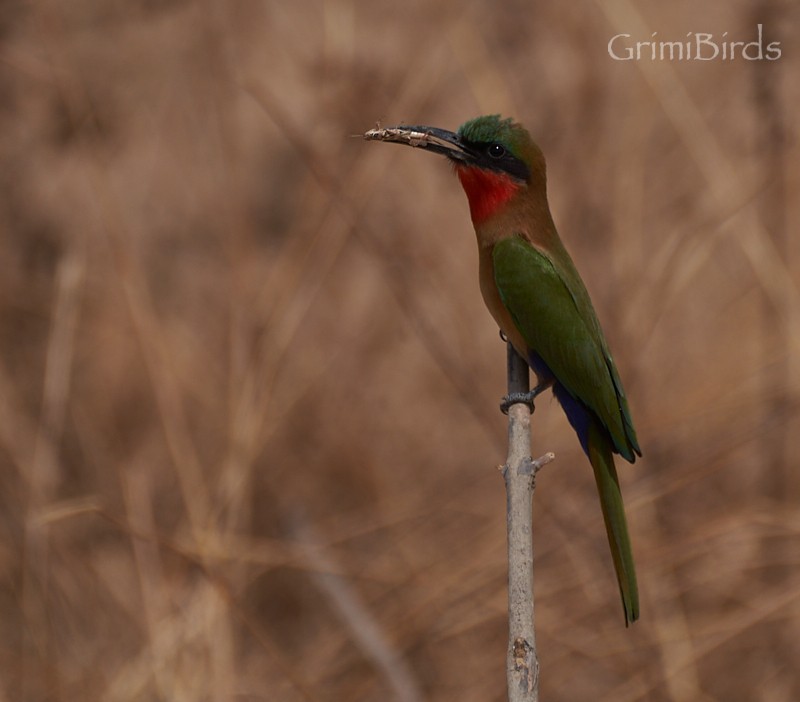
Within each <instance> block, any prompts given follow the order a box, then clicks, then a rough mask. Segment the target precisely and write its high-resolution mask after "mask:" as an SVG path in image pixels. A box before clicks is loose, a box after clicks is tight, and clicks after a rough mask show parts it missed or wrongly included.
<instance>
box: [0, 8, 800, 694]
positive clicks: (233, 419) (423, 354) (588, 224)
mask: <svg viewBox="0 0 800 702" xmlns="http://www.w3.org/2000/svg"><path fill="white" fill-rule="evenodd" d="M699 7H700V6H699V5H697V4H696V3H689V2H679V3H674V4H670V5H669V6H665V5H659V4H657V3H655V2H646V3H637V4H635V5H634V4H633V3H631V2H629V1H628V0H612V1H610V2H599V1H598V2H591V1H590V0H582V1H581V2H579V3H573V4H571V5H566V4H562V5H558V6H557V5H555V4H554V3H550V4H544V3H531V2H521V1H518V0H511V1H510V2H505V3H488V2H472V3H466V4H462V3H456V2H443V3H425V2H421V1H418V2H404V3H356V2H353V1H352V0H318V1H311V0H309V1H305V2H297V3H288V2H285V3H278V2H269V1H268V2H249V3H213V2H200V1H197V2H192V1H191V0H172V1H167V0H163V1H162V2H156V1H154V0H136V1H134V0H126V1H125V2H122V1H119V0H118V1H115V2H112V1H110V0H109V1H107V2H103V3H99V2H91V1H90V0H71V1H70V2H69V3H65V2H58V1H56V0H39V1H38V2H32V3H23V2H19V1H18V0H8V1H7V2H5V3H3V4H2V5H1V6H0V96H2V99H0V124H1V127H2V128H1V129H0V155H1V156H0V157H1V158H2V161H1V162H2V170H1V171H0V179H2V190H1V191H0V232H2V236H1V237H0V268H1V269H2V270H1V271H0V573H2V588H0V615H1V617H0V621H1V622H2V626H0V700H2V701H5V700H9V701H17V700H26V701H30V702H38V701H45V700H48V701H49V700H54V701H55V700H70V701H72V700H109V701H119V702H122V701H125V700H170V701H172V700H175V701H180V700H353V701H355V700H402V701H404V702H406V701H411V700H421V699H428V700H453V699H458V700H464V701H466V700H487V699H488V700H501V699H503V698H504V695H505V691H504V685H505V681H504V673H503V663H504V649H505V636H506V622H505V606H506V599H505V598H506V594H505V551H504V549H505V541H504V539H505V532H504V493H503V485H502V480H501V479H500V476H499V475H498V474H497V471H496V469H495V467H496V465H497V464H498V463H500V462H501V461H502V460H503V458H504V455H505V453H504V444H505V423H504V419H503V417H502V416H501V415H500V414H499V413H498V412H497V410H496V406H497V401H498V398H499V396H500V395H501V394H502V392H503V388H504V363H505V352H504V348H503V346H502V345H501V343H500V341H499V340H498V338H497V333H496V330H495V329H494V326H493V323H492V322H491V319H490V317H489V316H488V313H487V312H486V311H485V309H484V308H483V305H482V302H481V300H480V297H479V293H478V289H477V281H476V270H475V269H476V253H475V246H474V242H473V234H472V231H471V225H470V222H469V218H468V212H467V207H466V203H465V200H464V196H463V194H462V193H461V191H460V188H459V187H458V184H457V182H455V180H454V179H453V178H452V176H451V174H450V173H449V170H448V167H447V166H446V164H445V163H444V162H443V161H442V160H441V159H437V158H434V157H432V156H429V155H425V154H422V153H414V152H412V151H411V150H409V149H400V148H399V147H393V146H386V145H380V144H366V143H363V142H361V141H358V140H355V139H351V138H349V135H351V134H358V133H361V132H363V131H364V130H365V129H367V128H370V127H371V126H373V123H374V121H375V120H376V119H381V120H383V122H384V123H385V124H390V123H396V122H400V121H406V122H416V123H420V122H421V123H428V124H434V125H438V126H442V127H449V128H455V127H456V126H457V125H458V124H460V123H461V122H462V121H463V120H464V119H466V118H468V117H471V116H475V115H477V114H482V113H489V112H502V113H504V114H510V115H514V116H516V117H517V118H519V119H520V120H521V121H523V122H524V123H525V124H526V125H528V126H529V128H530V129H531V131H532V132H533V133H534V134H535V135H536V137H537V139H538V140H539V141H540V143H541V145H542V147H543V149H544V151H545V153H546V155H547V156H548V159H549V174H550V193H551V206H552V208H553V210H554V215H555V218H556V221H557V223H558V225H559V228H560V230H561V233H562V236H563V238H564V239H565V240H566V242H567V244H568V246H569V247H570V248H571V250H572V252H573V255H574V258H575V259H576V261H577V263H578V266H579V268H580V269H581V271H582V273H583V275H584V278H585V280H586V282H587V285H588V287H589V289H590V291H591V292H592V295H593V297H594V300H595V304H596V307H597V308H598V311H599V315H600V317H601V320H602V321H603V324H604V326H605V328H606V331H607V335H608V336H609V339H610V343H611V346H612V348H613V349H614V352H615V356H616V359H617V363H618V365H619V367H620V369H621V372H622V375H623V377H624V379H625V382H626V387H627V389H628V393H629V395H630V397H631V403H632V407H633V410H634V415H635V418H636V421H637V424H638V429H639V435H640V438H641V442H642V446H643V449H644V454H645V457H644V459H643V460H642V461H641V462H638V463H637V464H636V465H635V466H633V467H631V466H628V465H627V464H623V465H621V466H620V469H621V475H622V480H623V482H624V488H625V494H626V499H627V504H628V505H629V511H628V514H629V519H630V522H631V527H632V530H633V533H634V539H635V541H634V546H635V552H636V557H637V562H638V568H639V575H640V583H641V589H642V600H643V601H642V619H641V621H640V622H639V623H638V624H637V625H636V626H634V627H633V628H631V629H629V630H625V628H624V627H623V626H622V612H621V609H620V604H619V601H618V596H617V591H616V586H615V584H614V578H613V574H612V567H611V559H610V557H609V555H608V552H607V546H606V544H605V536H604V534H603V529H602V525H601V518H600V513H599V509H598V507H597V499H596V496H595V494H594V486H593V481H592V478H591V471H590V469H589V467H588V465H587V463H586V461H585V459H584V458H583V456H582V455H581V454H580V451H579V448H578V445H577V441H575V438H574V435H572V433H571V431H570V429H569V428H568V426H567V423H566V421H565V420H564V418H563V416H562V414H561V411H560V409H559V408H558V407H557V406H555V405H554V404H553V403H552V402H550V401H549V400H548V399H546V400H544V401H540V402H539V406H538V409H537V413H536V417H535V420H534V445H535V447H536V448H535V450H537V451H538V452H539V453H543V452H544V451H546V450H553V451H555V452H556V454H557V460H556V462H555V463H554V464H552V465H551V466H548V468H547V470H546V471H544V472H543V473H542V474H541V476H540V479H539V481H538V490H537V493H536V505H535V512H536V525H535V527H536V537H535V538H536V543H535V547H536V559H537V561H536V562H537V570H536V587H537V605H538V607H537V614H538V619H537V627H538V629H537V630H538V641H539V647H540V658H541V665H542V699H544V700H552V701H555V700H595V701H604V700H608V701H610V700H614V701H615V702H623V701H625V700H629V701H633V700H670V701H676V702H677V701H679V700H680V701H684V700H690V701H695V700H698V701H701V702H702V701H704V700H769V701H770V702H780V701H787V702H790V701H792V700H797V699H800V676H799V675H798V672H797V669H798V668H797V663H798V661H800V549H798V547H797V544H798V540H799V539H800V513H799V512H798V500H800V472H798V465H797V463H798V460H797V449H798V439H797V437H798V432H800V368H798V362H797V357H798V345H799V344H800V295H799V294H798V289H799V288H800V244H798V237H797V234H796V232H797V230H798V224H800V199H798V192H800V190H799V188H800V142H799V141H798V132H797V127H798V109H797V108H798V105H800V80H798V78H799V77H800V59H798V53H797V46H798V43H797V37H798V35H800V13H799V12H798V7H797V4H796V3H792V2H788V1H787V2H773V3H772V4H769V5H766V4H763V3H758V4H757V3H751V2H746V1H744V0H742V1H741V2H737V3H723V2H713V3H705V4H703V5H702V8H703V9H702V10H701V9H698V8H699ZM667 8H668V9H667ZM758 21H762V22H764V23H765V27H766V31H767V33H768V35H769V38H770V39H773V38H777V39H779V40H781V42H782V47H783V57H782V58H781V59H780V60H779V61H776V62H761V63H758V62H754V63H750V62H747V61H743V60H737V61H733V62H722V61H713V62H708V63H700V62H683V63H677V62H675V63H661V62H656V63H653V62H649V61H647V62H638V63H637V62H627V63H621V62H614V61H612V60H610V58H609V57H608V55H607V53H606V44H607V42H608V40H609V38H610V37H611V36H612V35H613V34H616V33H619V32H629V33H631V34H633V35H634V37H635V38H638V39H642V40H644V39H647V38H648V37H649V35H650V33H651V32H653V31H658V32H659V36H660V37H661V38H664V39H675V38H678V39H679V38H681V37H683V36H685V34H686V32H688V31H694V32H703V31H708V32H713V33H714V34H715V35H717V37H719V36H720V35H721V34H722V32H724V31H728V32H729V38H730V39H741V38H743V39H748V38H750V37H751V36H753V35H754V33H755V25H756V23H757V22H758Z"/></svg>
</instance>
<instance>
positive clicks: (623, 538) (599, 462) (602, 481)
mask: <svg viewBox="0 0 800 702" xmlns="http://www.w3.org/2000/svg"><path fill="white" fill-rule="evenodd" d="M585 448H586V453H587V454H588V456H589V462H590V463H591V464H592V468H593V469H594V477H595V480H596V481H597V492H598V493H599V494H600V507H601V508H602V510H603V521H605V523H606V533H607V534H608V545H609V546H610V547H611V557H612V558H613V559H614V569H615V570H616V571H617V582H618V583H619V592H620V595H622V607H623V609H624V610H625V626H628V624H630V623H632V622H635V621H636V620H637V619H638V618H639V589H638V587H637V585H636V570H635V569H634V566H633V554H632V553H631V541H630V537H629V536H628V525H627V523H626V521H625V508H624V506H623V504H622V493H621V492H620V489H619V480H618V479H617V470H616V468H615V467H614V456H613V454H612V451H611V438H610V437H609V436H608V434H607V432H606V430H605V428H604V427H603V426H601V425H600V424H599V423H598V422H597V420H596V419H594V418H593V417H590V419H589V426H588V435H587V441H586V446H585Z"/></svg>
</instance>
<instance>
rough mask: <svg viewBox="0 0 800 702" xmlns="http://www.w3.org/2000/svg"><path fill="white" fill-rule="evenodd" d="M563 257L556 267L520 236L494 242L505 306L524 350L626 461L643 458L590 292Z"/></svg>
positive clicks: (495, 271)
mask: <svg viewBox="0 0 800 702" xmlns="http://www.w3.org/2000/svg"><path fill="white" fill-rule="evenodd" d="M564 254H565V261H566V263H565V264H563V265H561V266H559V267H556V265H555V264H554V263H553V261H552V260H551V259H550V258H548V256H547V255H545V254H544V253H542V252H541V251H539V250H537V249H536V248H534V247H533V246H532V245H531V244H530V243H528V242H527V241H525V240H524V239H522V238H520V237H510V238H508V239H504V240H503V241H500V242H498V243H496V244H495V246H494V249H493V251H492V259H493V263H494V278H495V283H496V284H497V288H498V291H499V293H500V299H501V300H502V301H503V305H504V306H505V307H506V309H507V310H508V311H509V313H510V314H511V317H512V319H513V320H514V323H515V324H516V326H517V328H518V329H519V331H520V333H521V334H522V337H523V338H524V339H525V341H526V342H527V343H528V346H529V347H530V348H531V349H532V350H533V351H535V352H536V353H537V354H538V355H539V356H540V357H541V358H542V360H543V361H544V362H545V363H546V364H547V365H548V367H549V368H550V370H551V371H553V374H554V375H555V376H556V378H557V380H558V381H559V382H560V383H561V384H562V385H563V386H564V387H565V388H566V389H567V391H568V392H569V393H570V394H571V395H572V396H573V397H576V398H577V399H579V400H581V401H582V402H583V403H584V404H585V405H587V406H588V407H589V408H590V409H591V410H592V411H593V412H594V414H595V415H596V416H597V417H598V419H599V420H600V421H601V423H602V424H603V425H604V426H605V427H606V429H607V430H608V432H609V434H610V436H611V439H612V441H613V443H614V447H615V448H616V450H617V451H618V452H619V453H620V455H622V456H623V457H624V458H626V459H627V460H629V461H634V460H635V458H636V457H635V455H634V453H637V454H639V455H641V451H640V449H639V443H638V440H637V438H636V432H635V431H634V428H633V422H632V421H631V416H630V410H629V409H628V402H627V400H626V399H625V393H624V391H623V389H622V382H621V381H620V378H619V374H618V373H617V370H616V368H615V366H614V361H613V360H612V358H611V354H610V353H609V351H608V347H607V345H606V342H605V339H604V337H603V332H602V330H601V329H600V323H599V322H598V321H597V316H596V315H595V312H594V308H593V307H592V303H591V301H590V300H589V294H588V293H587V292H586V288H585V287H584V285H583V282H582V281H581V279H580V276H579V275H578V272H577V271H576V270H575V267H574V266H573V264H572V261H571V260H570V259H569V257H568V256H567V255H566V251H565V252H564Z"/></svg>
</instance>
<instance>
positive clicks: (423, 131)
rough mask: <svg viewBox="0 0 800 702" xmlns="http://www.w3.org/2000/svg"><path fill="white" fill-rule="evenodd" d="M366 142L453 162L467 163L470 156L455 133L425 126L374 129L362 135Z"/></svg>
mask: <svg viewBox="0 0 800 702" xmlns="http://www.w3.org/2000/svg"><path fill="white" fill-rule="evenodd" d="M364 139H366V140H367V141H388V142H393V143H395V144H406V145H407V146H413V147H415V148H420V149H425V150H427V151H433V152H434V153H437V154H443V155H444V156H447V157H448V158H451V159H453V160H455V161H467V160H469V158H470V156H471V154H470V152H469V151H468V150H467V148H466V146H465V145H464V143H463V142H462V141H461V137H459V136H458V134H456V133H455V132H448V131H447V130H445V129H438V128H437V127H425V126H406V125H399V126H397V127H376V128H375V129H370V130H369V131H368V132H366V133H365V134H364Z"/></svg>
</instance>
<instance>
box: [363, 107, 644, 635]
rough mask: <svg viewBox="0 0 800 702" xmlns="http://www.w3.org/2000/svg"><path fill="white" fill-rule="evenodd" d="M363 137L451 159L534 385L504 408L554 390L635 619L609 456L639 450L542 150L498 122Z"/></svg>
mask: <svg viewBox="0 0 800 702" xmlns="http://www.w3.org/2000/svg"><path fill="white" fill-rule="evenodd" d="M364 136H365V138H367V139H374V140H380V141H390V142H398V143H404V144H408V145H410V146H415V147H418V148H422V149H425V150H427V151H432V152H434V153H438V154H443V155H444V156H446V157H447V158H448V159H449V160H450V161H451V162H452V164H453V166H454V168H455V172H456V174H457V175H458V178H459V180H460V181H461V185H462V186H463V188H464V191H465V192H466V194H467V199H468V200H469V209H470V214H471V215H472V223H473V225H474V227H475V234H476V235H477V238H478V249H479V255H480V259H479V260H480V286H481V293H482V294H483V299H484V301H485V302H486V306H487V307H488V308H489V312H491V314H492V316H493V317H494V319H495V321H496V322H497V324H498V325H499V326H500V330H501V331H502V332H503V334H504V335H505V337H506V338H507V339H508V340H509V341H510V342H511V344H513V346H514V348H515V349H516V351H517V353H519V354H520V356H522V357H523V358H525V359H526V360H527V361H528V365H529V366H530V367H531V369H532V370H533V372H534V373H535V374H536V378H537V381H538V383H537V386H536V387H535V388H534V389H533V390H532V391H531V392H530V393H529V394H528V395H527V396H524V397H511V398H506V404H509V403H513V402H516V401H528V402H530V401H532V400H533V398H534V397H535V396H536V394H538V393H539V392H541V391H542V390H545V389H546V388H548V387H552V389H553V394H554V395H555V396H556V398H557V399H558V401H559V402H560V404H561V406H562V407H563V409H564V412H565V413H566V415H567V419H568V420H569V422H570V424H571V425H572V427H573V428H574V429H575V432H576V433H577V435H578V439H579V440H580V443H581V446H582V447H583V450H584V451H585V452H586V455H587V456H588V458H589V462H590V463H591V464H592V468H593V469H594V476H595V480H596V482H597V489H598V492H599V493H600V505H601V507H602V512H603V519H604V521H605V525H606V532H607V534H608V542H609V545H610V547H611V555H612V557H613V560H614V568H615V569H616V573H617V581H618V582H619V589H620V593H621V595H622V606H623V608H624V610H625V623H626V625H627V624H628V623H630V622H633V621H635V620H636V619H638V617H639V593H638V589H637V586H636V572H635V570H634V565H633V555H632V553H631V544H630V538H629V536H628V527H627V525H626V522H625V511H624V507H623V504H622V494H621V492H620V488H619V481H618V478H617V471H616V468H615V467H614V458H613V454H614V453H618V454H619V455H621V456H622V457H623V458H625V459H626V460H628V461H630V462H631V463H633V462H634V461H635V460H636V456H637V454H638V455H639V456H641V455H642V452H641V450H640V448H639V443H638V440H637V438H636V431H635V430H634V428H633V422H632V420H631V414H630V410H629V409H628V401H627V400H626V398H625V392H624V390H623V389H622V381H621V380H620V377H619V374H618V373H617V369H616V367H615V365H614V361H613V359H612V358H611V353H610V352H609V350H608V344H607V343H606V340H605V337H604V336H603V331H602V329H601V328H600V323H599V322H598V320H597V315H596V314H595V311H594V308H593V307H592V302H591V300H590V299H589V293H588V292H587V291H586V287H585V286H584V284H583V281H582V280H581V277H580V275H579V274H578V271H577V270H576V268H575V265H574V264H573V262H572V259H571V258H570V256H569V254H568V253H567V250H566V249H565V248H564V245H563V244H562V243H561V239H560V238H559V236H558V232H557V231H556V227H555V224H554V223H553V218H552V216H551V215H550V207H549V206H548V204H547V187H546V174H545V162H544V156H543V155H542V152H541V150H540V149H539V147H538V146H537V145H536V144H535V143H534V141H533V139H531V137H530V135H529V134H528V132H527V130H526V129H525V128H524V127H522V126H521V125H519V124H517V123H515V122H513V121H512V120H510V119H501V118H500V117H499V116H498V115H491V116H487V117H478V118H476V119H473V120H470V121H469V122H466V123H465V124H463V125H462V126H461V127H459V129H458V131H457V132H455V133H454V132H449V131H445V130H443V129H437V128H435V127H423V126H402V125H401V126H399V127H390V128H384V129H381V128H377V129H374V130H371V131H369V132H367V133H366V134H365V135H364Z"/></svg>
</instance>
